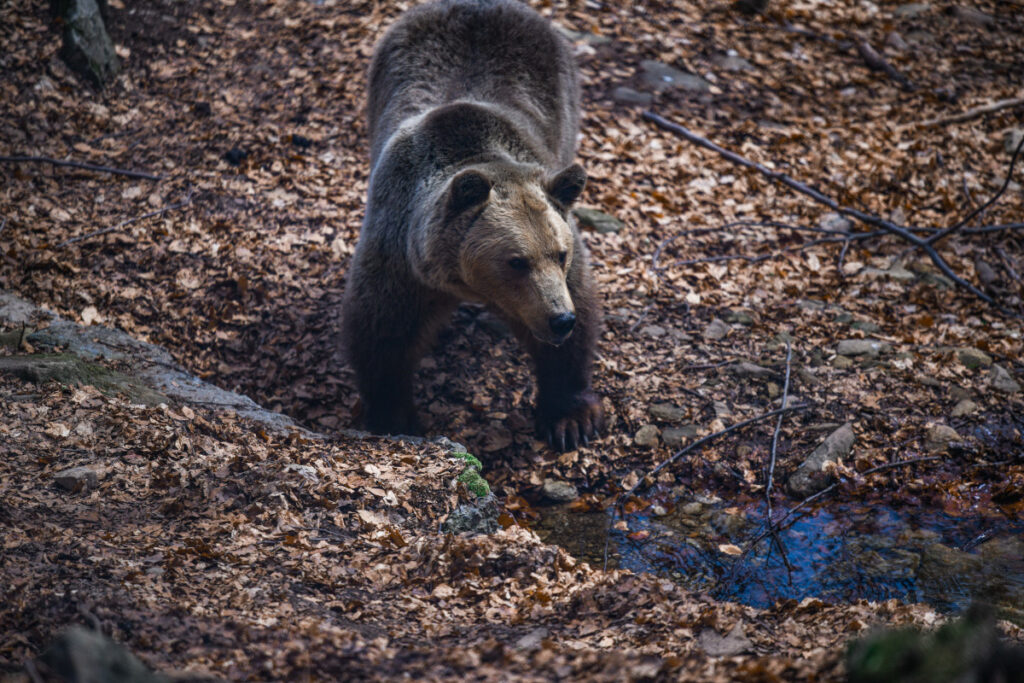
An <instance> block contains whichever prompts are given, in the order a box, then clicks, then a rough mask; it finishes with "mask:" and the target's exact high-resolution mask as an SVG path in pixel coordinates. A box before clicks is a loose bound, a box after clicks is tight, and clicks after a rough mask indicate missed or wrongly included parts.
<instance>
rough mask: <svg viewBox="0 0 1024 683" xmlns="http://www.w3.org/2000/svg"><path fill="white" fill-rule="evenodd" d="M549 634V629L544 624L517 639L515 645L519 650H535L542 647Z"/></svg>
mask: <svg viewBox="0 0 1024 683" xmlns="http://www.w3.org/2000/svg"><path fill="white" fill-rule="evenodd" d="M548 634H549V631H548V630H547V629H546V628H544V627H543V626H541V627H540V628H535V629H533V630H532V631H530V632H529V633H527V634H526V635H525V636H522V637H521V638H519V639H518V640H516V642H515V644H514V645H513V647H514V648H515V649H517V650H535V649H537V648H538V647H540V644H541V642H542V641H543V640H544V639H545V638H547V637H548Z"/></svg>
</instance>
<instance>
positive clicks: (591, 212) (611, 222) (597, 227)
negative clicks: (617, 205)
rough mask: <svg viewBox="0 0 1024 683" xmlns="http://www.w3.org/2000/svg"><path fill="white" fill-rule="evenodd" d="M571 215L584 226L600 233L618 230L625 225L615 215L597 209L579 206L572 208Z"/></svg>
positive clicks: (605, 233)
mask: <svg viewBox="0 0 1024 683" xmlns="http://www.w3.org/2000/svg"><path fill="white" fill-rule="evenodd" d="M572 215H573V216H575V217H576V220H578V221H579V222H580V225H582V226H583V227H584V228H587V229H590V230H593V231H594V232H597V233H600V234H602V235H607V234H608V233H613V232H619V231H620V230H622V228H624V227H625V225H626V224H625V223H623V222H622V221H620V220H619V219H618V218H616V217H615V216H610V215H608V214H606V213H605V212H603V211H598V210H597V209H589V208H586V207H579V208H576V209H573V210H572Z"/></svg>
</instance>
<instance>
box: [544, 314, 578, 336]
mask: <svg viewBox="0 0 1024 683" xmlns="http://www.w3.org/2000/svg"><path fill="white" fill-rule="evenodd" d="M548 325H549V326H550V327H551V331H552V332H554V333H555V334H557V335H558V336H559V337H565V336H567V335H568V334H569V333H570V332H572V328H573V327H574V326H575V325H576V315H575V314H573V313H560V314H558V315H553V316H551V318H550V319H549V320H548Z"/></svg>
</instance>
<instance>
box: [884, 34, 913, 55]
mask: <svg viewBox="0 0 1024 683" xmlns="http://www.w3.org/2000/svg"><path fill="white" fill-rule="evenodd" d="M885 44H886V45H888V46H889V47H891V48H892V49H894V50H896V51H897V52H905V51H906V50H907V48H909V47H910V46H909V45H907V41H905V40H903V36H901V35H900V34H899V33H897V32H896V31H889V34H888V35H886V36H885Z"/></svg>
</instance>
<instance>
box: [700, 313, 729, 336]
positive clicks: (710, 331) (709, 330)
mask: <svg viewBox="0 0 1024 683" xmlns="http://www.w3.org/2000/svg"><path fill="white" fill-rule="evenodd" d="M727 334H729V326H728V325H726V324H725V322H724V321H722V320H720V319H718V318H715V319H714V320H712V321H711V323H710V324H709V325H708V326H707V327H706V328H705V329H704V338H705V339H710V340H711V341H719V340H721V339H725V335H727Z"/></svg>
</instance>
